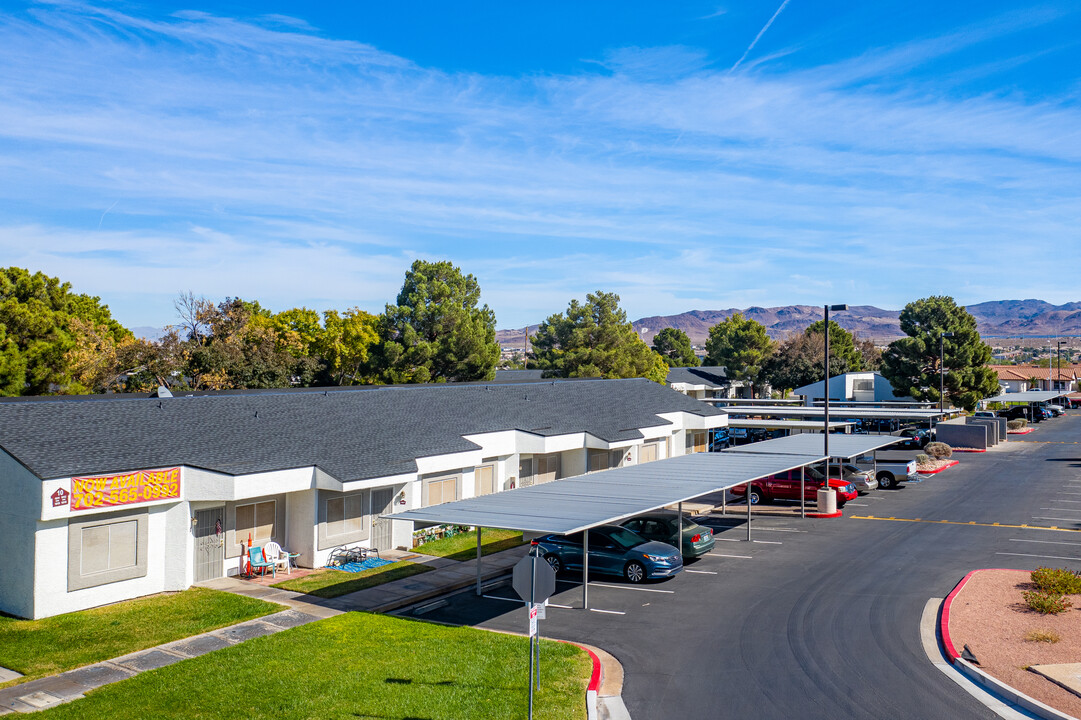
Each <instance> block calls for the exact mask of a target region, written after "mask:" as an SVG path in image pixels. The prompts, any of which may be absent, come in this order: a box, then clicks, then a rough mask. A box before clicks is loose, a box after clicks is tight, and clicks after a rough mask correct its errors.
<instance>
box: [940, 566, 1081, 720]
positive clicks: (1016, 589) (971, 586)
mask: <svg viewBox="0 0 1081 720" xmlns="http://www.w3.org/2000/svg"><path fill="white" fill-rule="evenodd" d="M1032 589H1033V586H1032V584H1031V583H1030V582H1029V574H1028V572H1027V571H1021V570H980V571H977V572H976V573H975V574H973V576H972V577H971V578H969V581H968V583H967V584H966V585H965V587H964V588H962V590H961V592H959V593H958V594H957V596H956V597H955V598H954V600H953V605H952V606H951V608H950V628H949V631H950V637H951V638H952V639H953V645H954V647H955V648H957V651H958V652H961V650H962V648H963V647H964V646H965V645H968V647H969V649H970V650H971V651H972V653H973V654H974V655H975V656H976V659H977V660H979V661H980V665H979V667H980V669H982V670H984V671H985V672H987V673H989V674H991V675H993V676H994V677H996V678H998V679H999V680H1001V681H1002V682H1004V683H1006V684H1007V685H1009V686H1011V687H1013V688H1014V689H1016V690H1020V691H1021V692H1023V693H1025V694H1026V695H1028V696H1029V697H1031V698H1035V699H1036V700H1039V701H1040V702H1042V703H1045V704H1047V705H1050V706H1051V707H1053V708H1055V709H1057V710H1061V711H1062V712H1065V713H1068V714H1070V715H1073V716H1075V717H1081V697H1078V696H1077V695H1074V694H1073V693H1071V692H1069V691H1068V690H1066V689H1064V688H1061V687H1059V686H1058V685H1056V684H1054V683H1053V682H1051V681H1050V680H1047V679H1046V678H1043V677H1041V676H1039V675H1037V674H1036V673H1034V672H1030V671H1028V670H1027V668H1028V667H1029V666H1030V665H1047V664H1049V663H1076V662H1081V609H1079V607H1081V595H1070V596H1069V598H1070V600H1071V601H1072V602H1073V607H1072V608H1070V609H1068V610H1067V611H1066V612H1064V613H1061V614H1059V615H1041V614H1040V613H1038V612H1035V611H1032V610H1029V609H1028V606H1027V605H1025V601H1024V599H1023V598H1022V597H1021V592H1022V591H1023V590H1032ZM1034 630H1036V631H1049V632H1053V633H1055V634H1057V635H1058V636H1059V637H1060V638H1061V640H1059V641H1058V642H1057V643H1048V642H1032V641H1028V640H1025V636H1026V635H1027V634H1028V633H1029V632H1031V631H1034Z"/></svg>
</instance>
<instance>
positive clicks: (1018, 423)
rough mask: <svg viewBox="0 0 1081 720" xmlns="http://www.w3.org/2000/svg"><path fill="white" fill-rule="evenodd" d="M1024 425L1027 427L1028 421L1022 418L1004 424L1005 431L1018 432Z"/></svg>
mask: <svg viewBox="0 0 1081 720" xmlns="http://www.w3.org/2000/svg"><path fill="white" fill-rule="evenodd" d="M1025 425H1028V420H1026V419H1024V418H1014V419H1013V420H1008V421H1007V422H1006V429H1007V430H1020V429H1021V428H1023V427H1025Z"/></svg>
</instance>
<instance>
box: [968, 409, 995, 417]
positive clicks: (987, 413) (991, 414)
mask: <svg viewBox="0 0 1081 720" xmlns="http://www.w3.org/2000/svg"><path fill="white" fill-rule="evenodd" d="M972 417H978V418H992V419H994V418H997V417H998V415H995V413H994V411H993V410H977V411H976V412H974V413H972Z"/></svg>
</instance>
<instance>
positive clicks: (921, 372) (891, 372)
mask: <svg viewBox="0 0 1081 720" xmlns="http://www.w3.org/2000/svg"><path fill="white" fill-rule="evenodd" d="M901 330H902V331H903V332H904V333H905V334H906V335H908V337H905V338H901V339H900V340H894V341H893V342H892V343H890V345H889V347H888V348H886V352H885V353H883V356H882V375H883V376H884V377H885V378H886V379H887V380H889V381H890V383H891V384H892V385H893V393H894V395H897V396H899V397H903V396H905V395H909V396H911V397H913V398H915V399H917V400H938V399H939V390H938V387H939V336H940V334H941V333H943V332H952V333H953V337H948V338H945V339H944V340H943V341H942V342H943V348H944V354H945V370H946V372H945V386H946V396H947V398H948V399H949V400H950V401H951V402H953V403H954V404H955V405H959V406H960V407H963V408H965V409H966V410H972V409H974V408H975V407H976V403H977V402H979V401H980V400H982V399H983V398H985V397H990V396H992V395H996V394H998V376H997V375H996V374H995V371H994V370H992V369H991V368H989V367H987V363H988V361H990V359H991V347H990V346H989V345H987V344H986V343H984V342H983V340H981V339H980V334H979V332H977V330H976V319H975V318H974V317H972V315H970V314H969V313H968V311H967V310H965V309H964V308H963V307H959V306H958V305H957V303H955V302H954V300H953V298H952V297H947V296H932V297H928V298H923V299H921V300H916V301H914V302H910V303H909V304H908V305H905V309H904V310H902V311H901Z"/></svg>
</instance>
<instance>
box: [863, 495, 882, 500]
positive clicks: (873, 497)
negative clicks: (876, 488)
mask: <svg viewBox="0 0 1081 720" xmlns="http://www.w3.org/2000/svg"><path fill="white" fill-rule="evenodd" d="M885 499H886V498H884V497H882V496H881V495H868V496H867V497H865V498H864V500H885Z"/></svg>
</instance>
